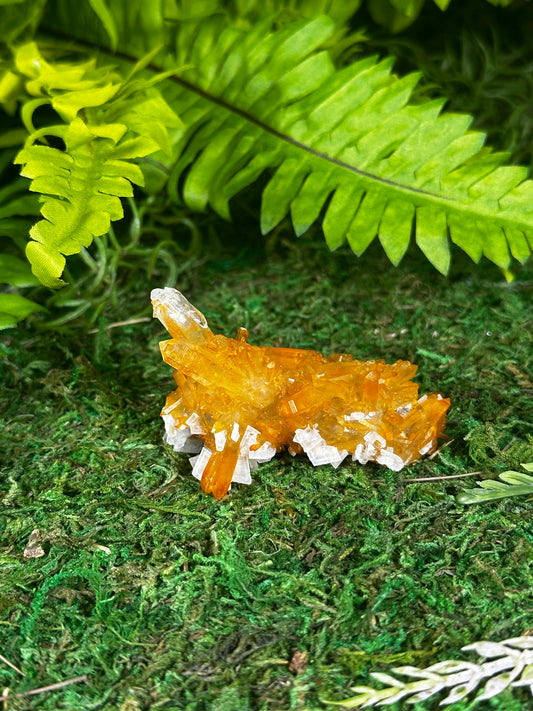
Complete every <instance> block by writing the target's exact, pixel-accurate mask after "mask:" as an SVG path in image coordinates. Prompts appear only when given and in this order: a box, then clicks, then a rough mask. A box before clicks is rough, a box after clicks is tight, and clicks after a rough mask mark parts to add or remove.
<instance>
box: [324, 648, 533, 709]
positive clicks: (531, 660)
mask: <svg viewBox="0 0 533 711" xmlns="http://www.w3.org/2000/svg"><path fill="white" fill-rule="evenodd" d="M462 649H463V651H473V652H476V653H477V654H478V655H479V656H481V657H483V658H485V659H494V660H495V661H491V662H484V663H482V664H473V663H471V662H462V661H457V660H453V659H450V660H446V661H444V662H438V663H437V664H433V665H432V666H430V667H428V668H427V669H419V668H418V667H413V666H405V667H395V668H394V669H392V671H393V672H394V673H395V674H397V675H400V676H405V677H410V678H412V679H414V680H415V681H400V680H398V679H396V678H395V677H394V676H391V675H390V674H382V673H379V672H373V673H371V676H372V677H373V678H374V679H375V680H376V681H379V682H380V683H382V684H385V685H387V686H385V688H383V689H374V688H372V687H369V686H356V687H354V688H353V691H354V692H356V694H357V695H356V696H353V697H352V698H350V699H344V700H343V701H330V700H327V701H326V703H328V704H332V705H335V706H342V707H343V708H349V709H355V708H363V707H365V708H366V707H368V706H388V705H390V704H392V703H394V702H395V701H399V700H400V699H405V700H406V703H409V704H414V703H417V702H419V701H425V700H426V699H429V698H431V697H432V696H435V695H436V694H439V693H441V692H444V691H449V693H448V696H446V697H445V698H444V699H443V700H442V701H441V702H440V705H441V706H448V705H449V704H453V703H456V702H457V701H460V700H461V699H465V698H466V697H468V696H469V695H470V694H471V693H472V692H473V691H475V690H476V689H478V688H479V687H480V686H482V685H484V687H483V690H482V693H481V694H479V696H477V697H476V702H477V701H481V700H484V699H491V698H494V697H495V696H498V695H499V694H501V693H502V691H505V689H507V688H514V687H518V686H529V687H530V689H531V692H532V693H533V638H532V637H528V636H523V637H514V638H512V639H506V640H504V641H503V642H501V643H495V642H488V641H481V642H475V643H474V644H469V645H467V646H465V647H463V648H462Z"/></svg>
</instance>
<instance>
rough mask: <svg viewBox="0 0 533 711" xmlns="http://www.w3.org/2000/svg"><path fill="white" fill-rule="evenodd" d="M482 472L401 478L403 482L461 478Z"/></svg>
mask: <svg viewBox="0 0 533 711" xmlns="http://www.w3.org/2000/svg"><path fill="white" fill-rule="evenodd" d="M480 474H483V472H468V473H467V474H447V475H445V476H421V477H418V478H417V479H403V482H407V481H408V482H412V481H442V480H443V479H463V478H464V477H467V476H479V475H480Z"/></svg>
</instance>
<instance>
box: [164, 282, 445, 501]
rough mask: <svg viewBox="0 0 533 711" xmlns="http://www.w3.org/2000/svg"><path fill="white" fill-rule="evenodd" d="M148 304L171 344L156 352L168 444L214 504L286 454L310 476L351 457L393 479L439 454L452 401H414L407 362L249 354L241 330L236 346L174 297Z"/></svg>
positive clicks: (305, 353) (168, 293)
mask: <svg viewBox="0 0 533 711" xmlns="http://www.w3.org/2000/svg"><path fill="white" fill-rule="evenodd" d="M151 296H152V304H153V306H154V316H156V317H157V318H158V319H159V320H160V321H161V322H162V323H163V325H164V326H165V328H166V329H167V331H168V332H169V333H170V335H171V336H172V338H171V339H170V340H168V341H163V342H162V343H161V344H160V348H161V354H162V356H163V360H164V361H165V362H166V363H168V364H169V365H171V366H172V367H173V368H174V380H175V381H176V384H177V386H178V387H177V390H175V391H174V392H172V393H171V394H170V395H169V396H168V397H167V400H166V404H165V407H164V408H163V411H162V413H161V415H162V417H163V420H164V423H165V441H166V442H167V443H168V444H171V445H172V446H173V447H174V449H175V450H176V451H178V452H187V453H190V454H194V455H196V456H193V457H191V464H192V466H193V470H192V473H193V475H194V476H195V477H197V478H198V479H200V480H201V486H202V489H203V491H205V492H206V493H212V494H213V495H214V496H215V497H216V498H217V499H220V498H222V497H223V496H224V495H225V494H226V493H227V491H228V489H229V488H230V485H231V482H239V483H241V484H250V483H251V481H252V479H251V476H250V472H251V471H253V470H254V469H256V468H257V466H258V465H259V464H261V463H262V462H268V461H270V460H271V459H272V457H273V456H274V455H275V454H276V452H278V451H280V450H281V449H283V448H284V447H288V449H289V451H290V452H291V454H297V453H300V452H302V451H303V452H305V453H306V455H307V456H308V457H309V459H310V461H311V462H312V464H314V465H315V466H318V465H319V464H331V465H333V466H334V467H338V466H339V464H340V463H341V462H342V461H343V460H344V459H345V458H346V457H347V456H349V455H351V457H352V459H353V460H354V461H358V462H360V463H361V464H366V463H367V462H370V461H373V462H377V463H378V464H382V465H384V466H386V467H388V468H389V469H393V470H394V471H399V470H400V469H402V468H403V467H404V466H405V465H406V464H409V463H411V462H412V461H414V460H415V459H418V458H419V457H420V456H421V455H423V454H429V453H431V452H433V451H434V450H435V448H436V446H437V437H438V436H439V435H440V434H441V433H442V430H443V427H444V420H445V415H446V410H447V409H448V407H449V405H450V401H449V400H448V399H446V398H443V397H442V396H441V395H439V394H437V393H432V394H431V395H424V396H422V397H421V398H418V385H416V383H413V382H412V381H411V378H412V377H413V376H414V374H415V372H416V369H417V366H416V365H412V364H411V363H409V361H402V360H399V361H397V362H396V363H393V364H392V365H387V364H386V363H385V361H383V360H376V361H372V360H370V361H358V360H354V358H353V356H351V355H346V354H335V355H331V356H323V355H320V353H317V352H316V351H311V350H299V349H295V348H277V347H271V346H252V345H250V344H249V343H247V338H248V332H247V331H246V329H244V328H241V329H239V332H238V334H237V338H235V339H234V338H227V337H226V336H222V335H217V336H216V335H214V333H213V332H212V331H211V330H210V329H209V328H208V325H207V321H206V319H205V318H204V316H203V315H202V314H201V313H200V312H199V311H198V310H197V309H195V308H194V306H192V304H190V303H189V302H188V301H187V299H186V298H185V297H184V296H183V294H181V293H180V292H179V291H177V290H176V289H170V288H165V289H154V290H153V291H152V295H151Z"/></svg>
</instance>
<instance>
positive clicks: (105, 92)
mask: <svg viewBox="0 0 533 711" xmlns="http://www.w3.org/2000/svg"><path fill="white" fill-rule="evenodd" d="M99 7H101V8H103V7H105V6H104V5H103V4H101V5H99ZM16 66H17V69H18V71H19V72H20V74H21V75H22V76H23V77H25V78H26V90H27V92H28V93H29V94H30V95H35V96H39V97H42V96H43V95H44V98H39V99H38V104H36V103H35V101H31V100H30V101H29V102H28V103H27V104H26V112H25V111H24V109H23V116H25V121H26V124H27V125H28V126H29V127H30V128H33V127H32V125H31V123H32V119H31V113H32V111H33V110H34V108H36V106H37V105H40V104H42V103H43V102H47V103H49V104H50V105H51V106H52V108H53V109H54V110H55V111H56V112H57V114H58V115H59V117H60V118H61V119H63V120H64V121H65V124H63V125H56V126H50V127H47V128H45V129H40V130H37V131H35V130H34V131H33V132H32V133H31V135H30V136H29V138H28V140H27V142H26V145H25V147H24V148H23V149H22V150H21V151H20V152H19V154H18V155H17V157H16V158H15V163H20V164H22V166H23V167H22V170H21V173H22V175H23V176H25V177H28V178H31V181H32V182H31V184H30V190H32V191H34V192H37V193H41V198H40V199H41V202H42V208H41V213H42V215H43V218H44V219H42V220H41V221H40V222H38V223H37V224H36V225H34V226H33V227H32V228H31V230H30V237H31V238H32V241H30V242H29V243H28V245H27V247H26V256H27V257H28V259H29V261H30V263H31V265H32V270H33V273H34V274H35V275H36V276H37V277H38V278H39V280H40V281H41V282H42V283H43V284H45V285H46V286H49V287H58V286H62V285H63V284H64V282H63V281H62V280H61V278H60V277H61V274H62V273H63V270H64V268H65V263H66V260H65V256H68V255H71V254H75V253H77V252H79V251H80V249H81V248H82V247H87V246H89V244H90V243H91V242H92V240H93V237H97V236H99V235H103V234H105V233H106V232H107V231H108V230H109V226H110V223H111V221H113V220H118V219H120V218H121V217H122V215H123V210H122V204H121V201H120V198H122V197H131V196H132V195H133V187H132V185H141V186H142V185H143V184H144V176H143V173H142V171H141V169H140V167H139V166H138V165H137V164H136V163H134V162H132V161H134V160H136V159H139V158H143V157H145V156H147V155H149V154H151V153H154V152H156V151H159V150H163V151H165V150H166V151H169V150H170V140H169V137H168V133H167V130H168V128H169V127H175V128H177V127H179V122H178V119H177V117H176V115H175V114H174V112H173V111H172V110H171V109H170V108H169V107H168V105H167V104H166V103H165V101H164V100H163V98H162V97H161V96H160V94H159V93H158V92H156V91H155V90H154V89H152V84H153V81H139V80H134V81H133V82H132V80H131V78H130V82H129V83H130V84H131V83H133V87H132V86H128V82H126V83H124V82H123V80H122V79H121V77H120V75H118V74H117V73H114V72H110V71H108V70H107V69H105V68H97V67H96V65H95V62H94V61H92V60H91V61H89V62H85V63H78V64H72V63H68V62H67V63H60V62H56V63H49V62H47V61H45V60H44V58H42V57H41V55H40V53H39V49H38V47H37V46H36V45H35V44H34V43H29V44H27V45H24V46H22V47H20V48H19V49H18V51H17V54H16ZM130 77H131V75H130ZM51 136H56V137H58V138H60V139H61V140H62V141H63V143H64V149H63V150H61V149H59V148H56V147H53V146H48V145H39V144H37V141H39V140H43V139H45V138H47V137H51Z"/></svg>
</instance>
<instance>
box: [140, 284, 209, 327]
mask: <svg viewBox="0 0 533 711" xmlns="http://www.w3.org/2000/svg"><path fill="white" fill-rule="evenodd" d="M150 298H151V300H152V304H153V306H154V316H155V317H156V318H158V319H159V320H160V321H161V322H162V323H163V324H164V325H165V326H166V325H167V324H166V323H165V322H164V320H163V318H162V314H161V311H160V307H164V309H165V310H166V312H167V314H168V316H169V317H170V319H171V320H172V321H173V322H174V323H176V324H179V325H180V326H187V324H190V323H191V322H194V323H196V324H198V325H199V326H201V327H202V328H207V321H206V319H205V316H204V315H203V314H202V313H200V311H198V309H196V308H195V307H194V306H193V305H192V304H191V303H190V301H187V299H186V298H185V297H184V296H183V294H182V293H181V291H178V290H177V289H172V288H171V287H170V286H165V287H164V288H163V289H152V292H151V294H150Z"/></svg>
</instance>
